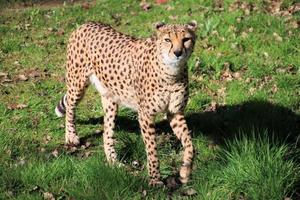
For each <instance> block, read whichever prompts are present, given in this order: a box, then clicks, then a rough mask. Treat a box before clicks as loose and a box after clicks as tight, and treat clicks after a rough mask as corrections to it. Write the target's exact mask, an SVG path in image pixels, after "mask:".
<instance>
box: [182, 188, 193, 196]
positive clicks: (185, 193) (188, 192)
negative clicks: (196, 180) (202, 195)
mask: <svg viewBox="0 0 300 200" xmlns="http://www.w3.org/2000/svg"><path fill="white" fill-rule="evenodd" d="M196 194H197V191H196V190H195V189H193V188H188V189H186V190H183V191H182V195H184V196H193V195H196Z"/></svg>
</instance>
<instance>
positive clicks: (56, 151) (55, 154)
mask: <svg viewBox="0 0 300 200" xmlns="http://www.w3.org/2000/svg"><path fill="white" fill-rule="evenodd" d="M51 154H52V155H53V156H54V157H55V158H57V156H58V150H57V149H55V150H54V151H52V153H51Z"/></svg>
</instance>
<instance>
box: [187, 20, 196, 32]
mask: <svg viewBox="0 0 300 200" xmlns="http://www.w3.org/2000/svg"><path fill="white" fill-rule="evenodd" d="M186 26H187V28H188V29H190V30H191V31H196V29H197V21H196V20H192V21H190V22H189V23H188V24H187V25H186Z"/></svg>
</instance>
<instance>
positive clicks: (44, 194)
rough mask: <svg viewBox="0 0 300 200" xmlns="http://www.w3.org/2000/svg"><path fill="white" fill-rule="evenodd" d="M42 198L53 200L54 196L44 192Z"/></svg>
mask: <svg viewBox="0 0 300 200" xmlns="http://www.w3.org/2000/svg"><path fill="white" fill-rule="evenodd" d="M43 197H44V199H45V200H55V198H54V195H53V194H52V193H51V192H44V193H43Z"/></svg>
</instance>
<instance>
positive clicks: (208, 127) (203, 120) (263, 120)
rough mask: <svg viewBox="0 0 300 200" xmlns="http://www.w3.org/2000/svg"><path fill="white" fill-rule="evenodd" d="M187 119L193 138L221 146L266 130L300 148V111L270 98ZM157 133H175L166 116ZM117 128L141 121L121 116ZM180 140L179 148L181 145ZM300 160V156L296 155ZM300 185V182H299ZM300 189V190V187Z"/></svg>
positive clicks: (132, 130)
mask: <svg viewBox="0 0 300 200" xmlns="http://www.w3.org/2000/svg"><path fill="white" fill-rule="evenodd" d="M186 121H187V123H188V126H189V128H190V130H191V131H192V135H193V138H197V137H199V136H205V137H207V138H208V139H210V140H211V141H212V142H214V143H215V144H217V145H219V146H223V145H226V142H227V141H230V140H234V139H235V138H236V137H240V136H246V137H247V136H249V137H250V138H251V137H253V133H255V135H254V136H255V137H259V136H261V137H265V136H266V134H267V136H268V137H269V138H272V141H274V142H276V144H288V145H294V146H296V147H297V148H300V145H299V141H298V140H299V139H300V115H298V114H296V113H295V112H293V111H292V110H290V109H288V108H286V107H283V106H280V105H276V104H273V103H270V102H267V101H248V102H244V103H242V104H237V105H230V106H220V107H217V108H216V109H215V110H214V111H206V112H194V113H193V112H188V113H187V114H186ZM78 123H79V124H86V125H88V124H93V125H96V124H103V117H98V118H89V119H86V120H80V121H79V122H78ZM156 129H157V134H158V135H159V134H162V133H166V132H167V133H171V132H172V131H171V129H170V126H169V123H168V122H167V121H166V120H162V121H160V122H158V123H157V124H156ZM116 130H123V131H127V132H129V134H140V129H139V123H138V121H137V120H136V119H134V118H128V117H126V116H118V117H117V121H116ZM93 137H102V134H99V133H98V134H91V135H88V136H85V137H84V138H81V140H82V141H85V140H87V139H91V138H93ZM172 142H175V143H177V144H178V145H174V146H175V148H177V147H178V146H180V145H179V144H180V142H179V141H176V140H173V141H172ZM296 159H298V160H297V163H300V158H296ZM297 185H299V188H300V183H297ZM299 193H300V191H299Z"/></svg>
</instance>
